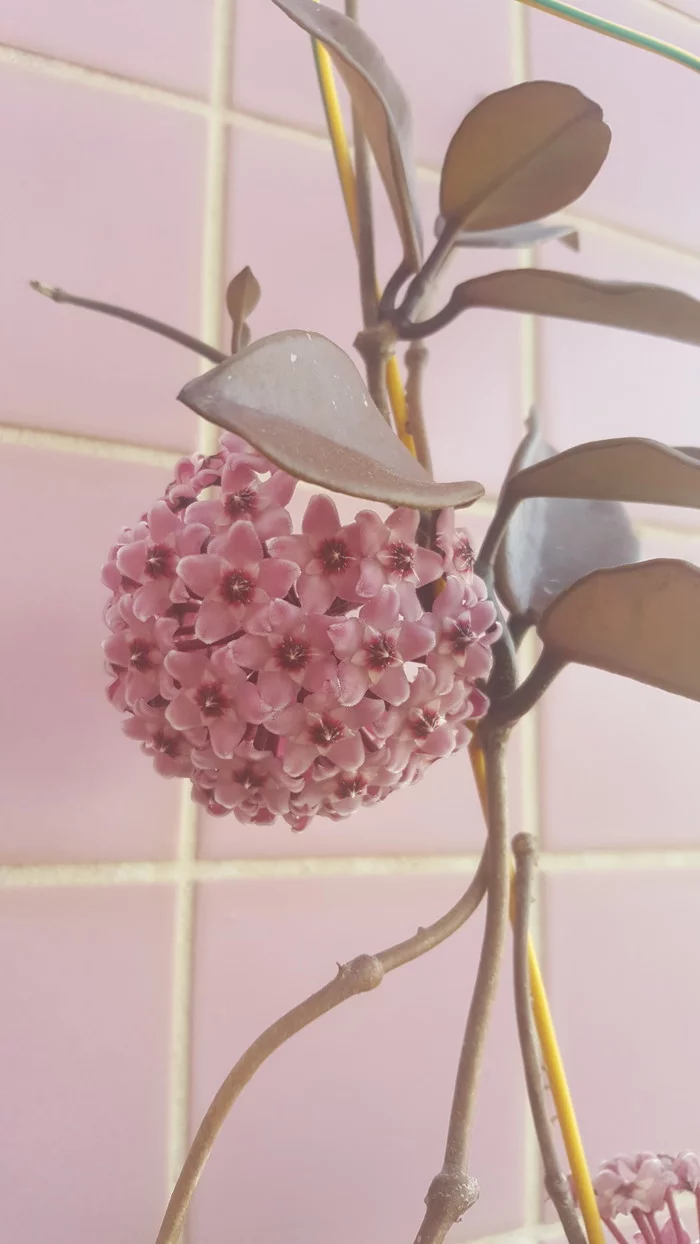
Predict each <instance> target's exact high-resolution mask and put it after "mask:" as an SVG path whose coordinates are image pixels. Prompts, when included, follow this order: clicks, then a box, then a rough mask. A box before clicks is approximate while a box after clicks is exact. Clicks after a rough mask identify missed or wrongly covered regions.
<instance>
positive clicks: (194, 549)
mask: <svg viewBox="0 0 700 1244" xmlns="http://www.w3.org/2000/svg"><path fill="white" fill-rule="evenodd" d="M210 535H211V531H210V529H209V528H208V527H206V526H205V525H204V523H195V522H194V521H193V522H191V523H190V524H189V525H188V526H185V527H183V528H182V529H181V530H180V531H179V532H178V534H177V549H178V552H179V554H180V556H181V557H186V556H188V555H189V554H192V555H194V554H198V553H201V551H202V549H203V548H204V544H205V541H206V540H208V539H209V536H210Z"/></svg>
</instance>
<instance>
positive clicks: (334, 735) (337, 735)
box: [309, 713, 345, 747]
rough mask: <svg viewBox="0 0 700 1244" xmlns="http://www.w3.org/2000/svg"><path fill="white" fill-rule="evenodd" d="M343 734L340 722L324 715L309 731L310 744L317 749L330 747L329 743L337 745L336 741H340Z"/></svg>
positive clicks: (343, 729) (343, 727)
mask: <svg viewBox="0 0 700 1244" xmlns="http://www.w3.org/2000/svg"><path fill="white" fill-rule="evenodd" d="M344 734H345V726H344V725H343V723H342V721H338V719H337V718H336V717H331V716H330V715H329V714H326V713H324V715H323V717H320V718H319V720H318V721H317V722H315V723H314V725H313V726H311V727H310V729H309V737H310V738H311V742H312V743H315V744H316V746H317V747H330V745H331V743H337V742H338V739H342V738H343V735H344Z"/></svg>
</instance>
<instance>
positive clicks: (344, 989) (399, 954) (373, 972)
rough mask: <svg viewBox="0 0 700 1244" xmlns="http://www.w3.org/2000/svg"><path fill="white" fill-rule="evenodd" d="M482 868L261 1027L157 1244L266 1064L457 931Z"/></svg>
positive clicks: (192, 1157)
mask: <svg viewBox="0 0 700 1244" xmlns="http://www.w3.org/2000/svg"><path fill="white" fill-rule="evenodd" d="M487 869H488V865H487V857H486V852H484V855H483V856H482V858H481V861H480V863H479V866H478V868H477V870H476V872H475V874H474V877H473V879H472V881H471V884H470V885H469V887H468V888H467V890H466V891H465V893H464V894H463V895H462V897H461V898H460V899H459V901H458V902H457V903H455V905H454V907H452V908H450V910H449V911H448V912H446V913H445V915H444V916H441V917H440V919H439V920H436V921H435V923H434V924H431V925H428V927H427V928H424V929H423V928H421V929H419V930H418V932H417V933H415V934H414V935H413V937H409V938H407V939H406V940H405V941H403V942H398V943H397V944H396V945H395V946H390V947H389V948H388V949H387V950H382V951H380V952H379V954H376V955H359V956H358V957H357V958H356V959H353V960H351V962H350V963H346V964H344V965H343V966H342V967H340V968H339V970H338V974H337V976H336V977H335V978H334V979H333V980H332V981H330V982H329V984H327V985H324V986H323V988H322V989H319V990H318V991H317V992H316V993H314V994H312V995H311V996H310V997H309V998H306V999H305V1000H304V1001H303V1002H301V1003H299V1005H298V1006H295V1007H293V1008H292V1010H291V1011H287V1013H286V1015H283V1016H282V1017H281V1019H278V1020H277V1021H276V1022H275V1023H274V1024H271V1025H270V1027H269V1028H266V1030H265V1032H263V1033H262V1034H261V1036H259V1037H258V1038H257V1040H256V1041H254V1042H253V1044H252V1045H251V1046H249V1047H248V1049H247V1050H246V1052H245V1054H243V1056H242V1057H241V1058H239V1060H238V1062H237V1063H236V1065H235V1067H233V1069H232V1070H231V1071H230V1072H229V1074H228V1075H227V1077H226V1079H225V1080H224V1082H223V1084H222V1085H221V1087H220V1089H219V1090H218V1092H217V1094H216V1096H215V1097H214V1099H213V1101H212V1103H211V1105H210V1107H209V1109H208V1110H207V1113H206V1114H205V1116H204V1119H203V1120H202V1123H201V1124H200V1127H199V1131H198V1132H197V1135H196V1136H195V1138H194V1141H193V1143H192V1146H191V1148H190V1151H189V1154H188V1155H187V1159H186V1161H185V1165H184V1166H183V1168H182V1171H181V1173H180V1177H179V1179H178V1181H177V1183H176V1185H175V1188H174V1190H173V1193H172V1196H171V1198H170V1202H169V1204H168V1208H167V1209H166V1211H165V1216H164V1218H163V1222H162V1224H161V1228H160V1231H159V1232H158V1239H157V1241H156V1244H176V1241H177V1240H178V1239H179V1236H180V1232H181V1231H182V1227H183V1224H184V1221H185V1217H186V1215H187V1210H188V1208H189V1204H190V1201H191V1200H192V1195H193V1193H194V1190H195V1188H196V1186H197V1184H198V1182H199V1179H200V1176H201V1174H202V1171H203V1170H204V1167H205V1165H206V1162H207V1159H208V1158H209V1154H210V1153H211V1150H212V1148H213V1145H214V1142H215V1140H216V1138H217V1136H218V1134H219V1132H220V1130H221V1128H222V1126H223V1123H224V1121H225V1119H226V1117H227V1115H228V1113H229V1111H230V1110H231V1107H232V1106H233V1104H234V1102H235V1101H236V1099H237V1098H238V1097H239V1096H240V1094H241V1092H242V1091H243V1089H244V1088H245V1086H246V1084H248V1082H249V1081H250V1080H251V1079H252V1077H253V1076H254V1074H255V1072H256V1071H257V1070H258V1068H259V1067H260V1066H262V1064H263V1063H264V1062H265V1060H266V1059H267V1058H269V1057H270V1055H271V1054H273V1053H274V1052H275V1050H277V1049H279V1048H280V1046H281V1045H284V1043H285V1042H286V1041H288V1040H289V1039H290V1037H293V1036H295V1035H296V1033H297V1032H301V1030H302V1029H303V1028H306V1027H308V1025H309V1024H311V1023H313V1022H314V1020H316V1019H319V1018H320V1017H321V1016H322V1015H325V1014H326V1012H328V1011H331V1010H333V1008H334V1007H336V1006H339V1005H340V1004H341V1002H345V1001H346V1000H347V999H348V998H352V997H354V996H355V995H356V994H359V993H364V992H366V991H367V990H370V989H376V988H377V986H378V985H380V984H381V982H382V979H383V977H384V975H385V974H386V973H387V972H393V971H394V970H395V969H396V968H400V967H402V966H403V965H404V964H405V963H410V962H411V961H412V960H413V959H418V958H420V956H421V955H424V954H426V953H427V952H428V951H429V950H432V949H433V948H434V947H435V946H438V945H439V944H440V943H441V942H444V941H445V940H446V939H447V938H448V937H451V936H452V934H453V933H456V932H457V930H458V929H460V928H461V927H462V925H463V924H465V923H466V921H467V920H468V919H469V917H470V916H471V915H473V913H474V912H475V911H476V909H477V907H478V906H479V903H480V902H481V900H482V898H483V896H484V894H485V892H486V877H487Z"/></svg>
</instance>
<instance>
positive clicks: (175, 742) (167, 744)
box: [153, 730, 180, 759]
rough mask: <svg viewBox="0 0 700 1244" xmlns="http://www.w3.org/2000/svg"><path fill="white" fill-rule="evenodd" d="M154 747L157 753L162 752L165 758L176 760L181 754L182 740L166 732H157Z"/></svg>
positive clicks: (154, 737)
mask: <svg viewBox="0 0 700 1244" xmlns="http://www.w3.org/2000/svg"><path fill="white" fill-rule="evenodd" d="M153 746H154V748H155V750H156V751H157V752H162V753H163V755H164V756H170V757H171V758H173V759H174V758H175V757H176V756H178V755H179V754H180V739H179V738H178V737H177V735H174V734H168V733H167V732H166V731H165V730H156V732H155V734H154V735H153Z"/></svg>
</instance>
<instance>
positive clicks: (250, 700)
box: [236, 682, 270, 726]
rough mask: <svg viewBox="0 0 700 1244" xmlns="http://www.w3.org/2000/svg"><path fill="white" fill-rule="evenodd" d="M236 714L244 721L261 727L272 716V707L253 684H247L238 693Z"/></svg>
mask: <svg viewBox="0 0 700 1244" xmlns="http://www.w3.org/2000/svg"><path fill="white" fill-rule="evenodd" d="M236 712H237V713H238V716H239V717H240V718H241V719H242V720H243V721H249V722H251V723H252V724H253V725H257V726H259V725H261V723H262V722H263V721H265V719H266V718H267V717H269V716H270V706H269V704H267V703H266V702H265V701H264V700H263V699H262V697H261V695H260V692H259V691H258V688H257V687H256V686H254V684H253V683H252V682H245V683H243V684H242V685H241V686H240V687H239V688H238V691H237V693H236Z"/></svg>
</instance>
